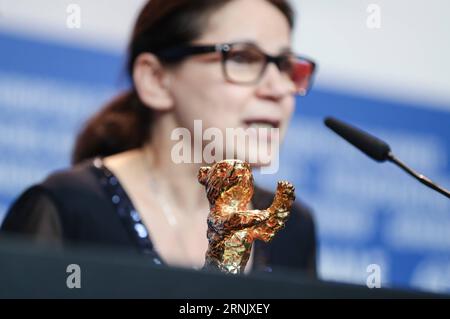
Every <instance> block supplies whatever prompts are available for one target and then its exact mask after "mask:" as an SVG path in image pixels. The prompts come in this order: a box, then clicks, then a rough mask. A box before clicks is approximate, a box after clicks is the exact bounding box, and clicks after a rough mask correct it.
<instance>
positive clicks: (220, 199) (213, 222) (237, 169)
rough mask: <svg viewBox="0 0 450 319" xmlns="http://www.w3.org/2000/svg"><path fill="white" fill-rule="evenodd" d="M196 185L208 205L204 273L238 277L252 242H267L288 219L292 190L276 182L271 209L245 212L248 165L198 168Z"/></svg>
mask: <svg viewBox="0 0 450 319" xmlns="http://www.w3.org/2000/svg"><path fill="white" fill-rule="evenodd" d="M198 181H199V182H200V183H201V184H202V185H204V186H205V189H206V195H207V198H208V201H209V205H210V212H209V216H208V221H207V222H208V232H207V237H208V242H209V246H208V250H207V252H206V256H205V266H204V268H205V269H215V270H220V271H222V272H225V273H232V274H239V273H242V272H243V271H244V269H245V266H246V264H247V262H248V259H249V257H250V253H251V249H252V244H253V242H254V241H255V240H256V239H259V240H262V241H265V242H269V241H270V240H271V239H272V238H273V237H274V235H275V233H276V232H278V231H279V230H280V229H281V228H283V227H284V224H285V222H286V220H287V218H288V217H289V210H290V209H291V206H292V203H293V202H294V200H295V194H294V186H293V185H292V184H291V183H289V182H285V181H280V182H278V186H277V190H276V193H275V198H274V200H273V202H272V205H270V207H268V208H267V209H265V210H249V209H248V205H249V203H250V202H251V199H252V196H253V175H252V172H251V168H250V165H249V164H248V163H246V162H243V161H240V160H223V161H220V162H217V163H215V164H214V165H213V166H211V167H201V168H200V170H199V173H198Z"/></svg>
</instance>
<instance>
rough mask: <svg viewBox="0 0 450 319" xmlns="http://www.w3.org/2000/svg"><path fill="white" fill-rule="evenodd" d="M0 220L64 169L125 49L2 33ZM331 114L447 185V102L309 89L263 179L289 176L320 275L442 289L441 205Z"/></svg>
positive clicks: (448, 249)
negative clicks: (311, 225)
mask: <svg viewBox="0 0 450 319" xmlns="http://www.w3.org/2000/svg"><path fill="white" fill-rule="evenodd" d="M0 55H1V59H0V110H1V118H0V150H1V154H2V155H1V157H0V220H1V218H2V217H3V215H4V213H5V211H6V210H7V207H8V206H9V205H10V204H11V202H12V200H13V199H14V198H15V197H16V196H17V195H18V194H19V193H20V192H21V191H22V190H23V189H24V188H25V187H27V186H29V185H31V184H33V183H36V182H38V181H40V180H41V179H43V178H44V177H45V176H46V175H47V174H48V173H49V172H52V171H54V170H56V169H62V168H65V167H68V165H69V157H70V151H71V148H72V146H73V142H74V137H75V134H76V132H77V131H78V130H79V129H80V126H81V125H82V123H83V122H84V120H85V119H86V118H87V117H89V115H90V114H92V113H93V112H95V111H96V110H97V109H98V108H99V107H100V106H101V105H102V104H103V103H104V102H105V101H106V100H108V99H109V98H111V97H112V96H114V95H115V94H116V93H117V92H118V91H119V90H120V89H122V88H124V87H125V86H126V79H125V77H124V73H123V61H124V60H123V56H122V55H118V54H115V53H111V52H97V51H89V50H86V49H81V48H75V47H67V46H63V45H60V44H55V43H48V42H46V41H44V40H41V41H40V40H36V39H28V38H22V37H18V36H13V35H11V34H1V33H0ZM327 115H333V116H336V117H338V118H341V119H343V120H346V121H349V122H351V123H353V124H355V125H357V126H360V127H361V128H364V129H365V130H367V131H369V132H371V133H373V134H376V135H378V136H379V137H381V138H383V139H385V140H386V141H388V142H389V143H390V145H391V147H392V148H393V150H394V152H395V153H396V154H397V155H398V157H400V158H401V159H403V160H404V161H405V162H406V163H408V164H410V165H411V166H412V167H414V168H415V169H417V170H419V171H421V172H423V173H425V174H426V175H428V176H429V177H430V178H432V179H434V180H435V181H436V182H439V183H441V184H442V185H443V186H445V187H447V188H449V187H450V182H449V180H450V179H449V176H450V164H449V154H450V152H449V151H450V140H449V136H450V112H446V111H436V110H431V109H429V108H424V106H423V105H411V104H408V105H406V104H401V103H394V102H392V101H388V100H383V99H382V98H380V99H374V98H368V97H364V96H357V95H349V94H348V93H343V92H338V91H336V92H332V91H328V90H321V89H315V90H313V91H312V93H311V94H310V95H309V96H308V97H307V98H300V99H299V100H298V103H297V110H296V113H295V116H294V119H293V121H292V124H291V128H290V131H289V134H288V136H287V140H286V142H285V144H284V146H283V150H282V157H281V169H280V172H279V174H277V175H275V176H269V175H264V176H261V175H257V176H256V179H257V181H259V182H260V183H261V184H263V185H265V186H267V187H268V188H270V189H274V187H275V183H276V180H279V179H282V178H286V179H289V180H291V181H292V182H294V184H295V185H296V189H297V194H298V197H299V198H300V199H302V200H303V201H304V202H306V203H307V204H308V205H309V206H311V207H312V208H313V209H314V212H315V219H316V222H317V232H318V239H319V245H320V246H319V252H320V253H319V256H318V262H319V271H320V274H321V276H322V277H323V278H325V279H330V280H339V281H347V282H356V283H361V284H365V283H366V278H367V276H368V275H369V273H368V272H367V266H368V265H370V264H377V265H379V266H380V269H381V275H382V283H381V284H382V286H385V287H386V286H395V287H404V288H420V289H427V290H433V291H446V292H450V235H449V234H448V230H449V229H450V204H449V201H448V200H446V199H445V198H444V197H443V196H441V195H439V194H437V193H434V192H433V191H431V190H429V189H427V188H425V187H424V186H422V185H421V184H419V183H417V182H416V181H414V180H413V179H412V178H410V177H409V176H407V175H406V174H404V173H403V172H401V171H400V170H399V169H397V168H396V167H394V166H393V165H391V164H389V163H386V164H378V163H375V162H373V161H372V160H370V159H369V158H367V157H366V156H365V155H363V154H362V153H360V152H359V151H357V150H355V149H354V148H353V147H351V146H350V145H348V144H347V143H346V142H344V141H342V140H340V139H339V138H338V137H336V136H335V135H334V134H333V133H332V132H331V131H329V130H328V129H327V128H325V127H324V126H323V124H322V121H323V118H324V117H325V116H327Z"/></svg>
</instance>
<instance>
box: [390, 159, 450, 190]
mask: <svg viewBox="0 0 450 319" xmlns="http://www.w3.org/2000/svg"><path fill="white" fill-rule="evenodd" d="M386 157H387V160H388V161H390V162H392V163H394V164H395V165H397V166H398V167H400V168H401V169H403V170H404V171H405V172H406V173H408V174H409V175H411V176H412V177H414V178H415V179H417V180H418V181H419V182H421V183H422V184H424V185H426V186H428V187H430V188H432V189H434V190H435V191H437V192H439V193H441V194H442V195H444V196H446V197H447V198H450V191H448V190H446V189H445V188H443V187H440V186H439V185H437V184H436V183H434V182H433V181H432V180H431V179H429V178H428V177H426V176H425V175H422V174H419V173H417V172H415V171H414V170H412V169H411V168H409V167H408V166H406V164H404V163H403V162H401V161H400V160H399V159H398V158H396V157H395V156H394V154H392V152H389V153H388V154H387V156H386Z"/></svg>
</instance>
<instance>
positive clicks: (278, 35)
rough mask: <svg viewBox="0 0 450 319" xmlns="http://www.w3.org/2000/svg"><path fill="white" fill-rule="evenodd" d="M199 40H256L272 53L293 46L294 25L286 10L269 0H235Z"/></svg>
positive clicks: (216, 15)
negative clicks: (292, 32) (289, 20)
mask: <svg viewBox="0 0 450 319" xmlns="http://www.w3.org/2000/svg"><path fill="white" fill-rule="evenodd" d="M195 42H196V43H209V44H210V43H232V42H252V43H254V44H256V45H258V46H259V47H261V49H263V50H265V51H267V52H268V53H272V54H277V53H281V52H285V51H286V49H290V47H291V29H290V26H289V22H288V20H287V18H286V17H285V16H284V14H283V13H282V12H281V11H280V10H279V9H278V8H276V7H275V6H274V5H272V4H271V3H269V2H268V1H265V0H234V1H232V2H230V3H229V4H227V5H225V6H224V7H222V8H220V9H219V10H217V11H216V12H214V13H212V15H211V16H210V18H209V22H208V26H207V28H205V31H204V32H203V34H202V35H201V37H200V38H199V39H197V41H195Z"/></svg>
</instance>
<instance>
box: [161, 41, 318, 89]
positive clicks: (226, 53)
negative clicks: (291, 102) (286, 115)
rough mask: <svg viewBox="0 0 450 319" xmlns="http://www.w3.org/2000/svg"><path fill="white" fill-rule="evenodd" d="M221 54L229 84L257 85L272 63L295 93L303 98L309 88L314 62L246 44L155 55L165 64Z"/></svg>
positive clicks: (192, 47)
mask: <svg viewBox="0 0 450 319" xmlns="http://www.w3.org/2000/svg"><path fill="white" fill-rule="evenodd" d="M213 52H220V53H221V55H222V71H223V74H224V76H225V79H227V80H228V81H230V82H233V83H237V84H255V83H257V82H258V81H259V80H260V79H261V78H262V76H263V75H264V72H265V70H266V68H267V66H268V64H269V63H274V64H275V65H276V66H277V67H278V69H279V70H280V72H281V74H282V75H283V76H284V77H285V79H286V80H287V81H288V82H289V84H291V85H292V88H293V90H294V93H296V94H298V95H301V96H305V95H306V94H307V93H308V91H309V89H310V88H311V85H312V81H313V77H314V72H315V69H316V63H315V62H314V61H312V60H311V59H308V58H306V57H302V56H298V55H295V54H293V53H292V52H286V53H283V54H281V55H278V56H273V55H270V54H267V53H265V52H263V51H262V50H261V49H260V48H259V47H258V46H257V45H256V44H253V43H248V42H239V43H237V42H236V43H225V44H216V45H186V46H180V47H173V48H169V49H164V50H161V51H157V52H155V54H156V55H157V56H158V57H159V58H161V59H162V60H163V61H166V62H176V61H179V60H182V59H184V58H186V57H188V56H191V55H197V54H206V53H213Z"/></svg>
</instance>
